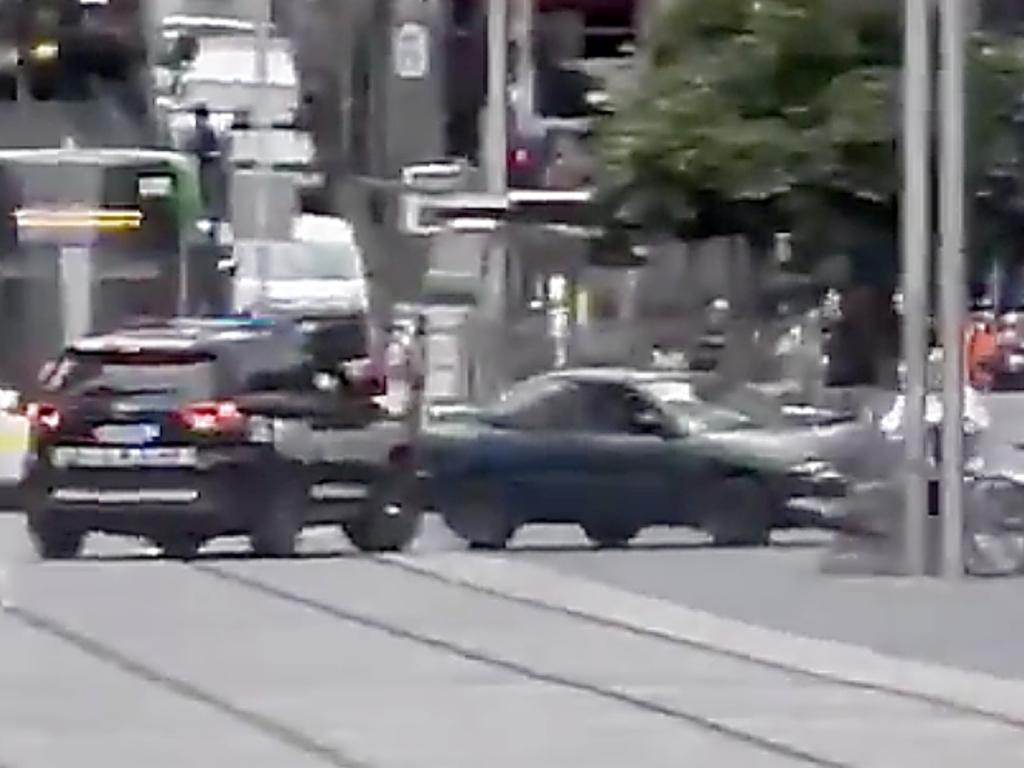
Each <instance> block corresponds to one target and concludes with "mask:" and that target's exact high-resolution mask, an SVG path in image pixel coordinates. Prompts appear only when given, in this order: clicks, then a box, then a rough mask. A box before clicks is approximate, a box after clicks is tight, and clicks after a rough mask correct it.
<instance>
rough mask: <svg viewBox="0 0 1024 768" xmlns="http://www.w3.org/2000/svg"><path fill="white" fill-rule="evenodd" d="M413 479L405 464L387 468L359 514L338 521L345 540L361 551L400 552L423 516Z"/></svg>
mask: <svg viewBox="0 0 1024 768" xmlns="http://www.w3.org/2000/svg"><path fill="white" fill-rule="evenodd" d="M415 481H416V475H415V471H414V470H413V468H412V467H411V465H409V464H408V463H406V462H402V463H396V464H393V465H392V466H391V467H389V469H388V470H387V472H386V473H385V474H384V476H383V477H381V479H380V480H379V481H378V482H377V483H376V485H375V486H374V488H373V489H372V490H371V493H370V498H369V499H367V501H366V505H365V506H364V507H363V509H362V510H361V511H360V513H359V516H358V517H356V518H354V519H353V520H349V521H347V522H345V523H342V528H343V529H344V530H345V534H346V535H347V536H348V538H349V540H350V541H351V542H352V543H353V544H355V545H356V547H358V548H359V549H360V550H362V551H363V552H400V551H402V550H404V549H406V548H407V547H408V546H409V545H410V544H412V542H413V540H415V538H416V536H417V535H419V532H420V524H421V522H422V519H423V513H422V511H421V510H420V507H419V504H418V503H417V499H416V493H415Z"/></svg>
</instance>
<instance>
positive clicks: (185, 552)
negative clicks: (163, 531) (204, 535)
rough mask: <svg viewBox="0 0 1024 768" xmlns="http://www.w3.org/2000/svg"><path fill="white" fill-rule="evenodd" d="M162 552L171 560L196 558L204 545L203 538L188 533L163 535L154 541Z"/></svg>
mask: <svg viewBox="0 0 1024 768" xmlns="http://www.w3.org/2000/svg"><path fill="white" fill-rule="evenodd" d="M153 543H154V544H156V546H157V547H159V548H160V552H161V554H163V556H164V557H166V558H167V559H169V560H194V559H195V558H196V556H197V555H198V554H199V550H200V548H201V547H202V546H203V540H202V539H201V538H199V537H197V536H189V535H188V534H174V535H167V536H161V537H160V538H158V539H156V540H155V541H154V542H153Z"/></svg>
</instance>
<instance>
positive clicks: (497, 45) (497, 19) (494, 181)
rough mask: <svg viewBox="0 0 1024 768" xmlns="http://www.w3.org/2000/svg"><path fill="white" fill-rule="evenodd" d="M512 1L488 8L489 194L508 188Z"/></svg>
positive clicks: (486, 171) (499, 1) (494, 1)
mask: <svg viewBox="0 0 1024 768" xmlns="http://www.w3.org/2000/svg"><path fill="white" fill-rule="evenodd" d="M508 2H509V0H490V2H489V5H488V9H487V114H486V118H485V130H486V136H485V139H484V141H485V145H484V146H485V155H484V163H485V168H484V174H485V176H486V183H487V191H488V192H490V193H492V194H499V195H504V194H506V191H507V187H508Z"/></svg>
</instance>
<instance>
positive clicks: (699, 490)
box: [420, 369, 869, 548]
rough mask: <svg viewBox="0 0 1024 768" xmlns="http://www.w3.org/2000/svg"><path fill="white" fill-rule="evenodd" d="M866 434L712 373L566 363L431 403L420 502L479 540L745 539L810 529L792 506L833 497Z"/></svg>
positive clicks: (848, 422)
mask: <svg viewBox="0 0 1024 768" xmlns="http://www.w3.org/2000/svg"><path fill="white" fill-rule="evenodd" d="M867 430H869V426H868V425H867V424H865V423H863V422H860V421H858V420H857V419H856V418H855V417H853V416H850V415H843V414H837V413H830V412H824V411H818V410H815V409H790V408H786V407H784V406H783V405H782V404H781V403H780V402H778V401H776V400H775V399H773V398H771V397H769V396H767V395H764V394H762V393H761V391H760V390H758V389H756V388H754V387H752V386H748V385H742V384H739V385H737V384H731V383H728V382H726V381H723V380H721V379H718V378H716V377H715V376H714V375H708V374H686V373H674V372H673V373H664V372H639V371H633V370H619V369H587V370H564V371H558V372H553V373H547V374H543V375H539V376H536V377H533V378H530V379H527V380H525V381H523V382H521V383H519V384H517V385H515V386H514V387H513V388H512V389H511V390H509V391H508V392H507V393H506V394H505V395H504V396H503V397H501V398H500V399H498V400H497V401H496V402H494V403H493V404H491V405H489V406H487V407H485V408H479V409H476V408H469V407H462V408H450V407H449V408H447V409H438V410H435V411H434V412H433V413H432V416H431V417H430V418H429V419H428V421H427V424H426V427H425V429H424V434H423V449H422V450H421V451H420V456H421V459H420V461H421V467H420V475H421V477H422V478H423V482H424V491H425V495H426V500H427V504H428V506H430V507H432V508H434V509H435V510H436V511H438V512H439V513H440V514H441V515H442V516H443V518H444V520H445V521H446V523H447V524H448V526H449V527H450V528H451V529H452V530H453V531H454V532H455V533H456V534H458V535H459V536H460V537H461V538H463V539H465V540H466V541H467V542H469V544H470V545H471V546H473V547H476V548H502V547H504V546H505V545H506V544H507V543H508V542H509V540H510V539H511V538H512V536H513V535H514V534H515V532H516V530H517V529H518V528H520V527H521V526H524V525H529V524H534V523H567V524H574V525H579V526H581V527H582V528H583V530H584V532H585V533H586V534H587V536H588V537H589V538H590V539H591V540H592V541H593V542H594V543H595V544H597V545H599V546H621V545H624V544H626V543H628V542H629V541H630V540H631V539H632V538H633V537H634V536H636V534H637V533H638V532H639V531H640V530H642V529H643V528H646V527H651V526H687V527H694V528H699V529H702V530H704V531H706V532H707V533H708V534H710V536H711V537H712V539H713V541H714V542H715V543H716V544H718V545H732V546H754V545H761V544H766V543H768V541H769V538H770V534H771V531H772V529H775V528H785V527H793V526H797V525H813V524H814V522H815V521H814V520H809V519H808V518H807V513H805V512H800V511H799V509H797V508H795V506H791V505H790V502H791V500H793V499H795V498H801V497H803V498H806V497H815V498H823V497H832V498H834V497H836V496H839V495H842V494H843V493H844V491H845V481H844V478H843V476H842V475H841V474H840V471H839V470H840V469H842V467H843V466H844V464H845V463H846V462H847V461H848V460H849V459H850V458H851V457H855V456H856V455H857V454H858V453H859V452H862V451H863V450H864V447H865V445H866V443H865V440H867V439H869V437H868V435H869V432H868V431H867ZM801 508H802V507H801Z"/></svg>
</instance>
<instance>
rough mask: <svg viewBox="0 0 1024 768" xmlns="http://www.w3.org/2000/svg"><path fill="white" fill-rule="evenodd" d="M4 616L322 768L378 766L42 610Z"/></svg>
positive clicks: (0, 766) (1, 767)
mask: <svg viewBox="0 0 1024 768" xmlns="http://www.w3.org/2000/svg"><path fill="white" fill-rule="evenodd" d="M3 615H4V616H7V617H8V618H9V619H11V620H14V621H17V622H19V623H21V624H22V625H23V626H26V627H28V628H29V629H32V630H34V631H36V632H38V633H40V634H42V635H46V636H48V637H50V638H52V639H54V640H58V641H60V642H62V643H64V644H65V645H68V646H71V647H72V648H74V649H76V650H77V651H79V652H81V653H83V654H85V655H86V656H88V657H90V658H92V659H94V660H96V661H99V662H101V663H103V664H104V665H106V666H108V667H113V668H115V669H117V670H119V671H121V672H123V673H125V674H127V675H129V676H131V677H133V678H135V679H137V680H140V681H142V682H145V683H148V684H150V685H152V686H153V687H154V688H156V689H158V690H161V691H163V692H165V693H168V694H172V695H175V696H177V697H179V698H181V699H185V700H187V701H190V702H192V703H195V704H199V705H202V706H204V707H206V708H207V709H209V710H211V711H213V712H215V713H217V714H219V715H221V716H224V717H226V718H228V719H230V720H233V721H235V722H237V723H239V724H241V725H244V726H246V727H248V728H249V729H251V730H252V731H255V732H256V733H259V734H260V735H262V736H264V737H266V738H268V739H271V740H273V741H276V742H277V743H279V744H281V745H282V746H285V747H288V748H290V749H292V750H294V751H296V752H298V753H301V754H303V755H305V756H307V757H311V758H313V759H315V760H317V761H318V762H320V763H322V764H324V765H328V766H332V767H333V768H377V767H376V766H373V765H372V764H370V763H367V762H365V761H363V760H360V759H357V758H356V757H354V756H352V755H349V754H347V753H345V752H344V751H342V750H340V749H338V748H337V747H335V746H332V745H330V744H328V743H326V742H324V741H322V740H320V739H318V738H316V737H315V736H313V735H311V734H309V733H306V732H304V731H302V730H299V729H297V728H294V727H293V726H290V725H288V724H287V723H284V722H282V721H280V720H278V719H276V718H273V717H269V716H267V715H265V714H263V713H261V712H258V711H256V710H254V709H251V708H248V707H245V706H243V705H241V704H239V703H237V702H235V701H232V700H231V699H229V698H227V697H225V696H221V695H219V694H217V693H215V692H213V691H211V690H208V689H207V688H204V687H203V686H200V685H198V684H196V683H193V682H191V681H189V680H187V679H185V678H184V677H180V676H177V675H174V674H171V673H169V672H166V671H163V670H160V669H157V668H156V667H155V666H153V665H151V664H148V663H146V662H145V661H143V660H141V659H139V658H138V657H137V656H134V655H132V654H128V653H124V652H123V651H121V650H119V649H117V648H115V647H114V646H113V645H111V644H110V643H107V642H104V641H103V640H100V639H99V638H97V637H95V636H93V635H91V634H89V633H86V632H83V631H81V630H78V629H75V628H74V627H72V626H70V625H69V624H67V623H65V622H62V621H60V620H58V619H55V618H53V617H50V616H48V615H45V614H43V613H41V612H38V611H35V610H32V609H29V608H25V607H21V606H16V605H8V606H5V607H4V608H3ZM0 768H15V766H13V765H9V764H7V763H4V762H3V761H2V760H0Z"/></svg>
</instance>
